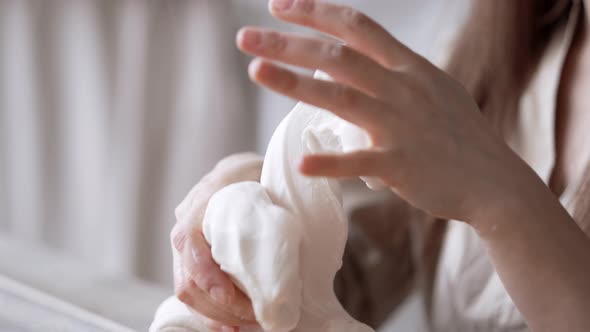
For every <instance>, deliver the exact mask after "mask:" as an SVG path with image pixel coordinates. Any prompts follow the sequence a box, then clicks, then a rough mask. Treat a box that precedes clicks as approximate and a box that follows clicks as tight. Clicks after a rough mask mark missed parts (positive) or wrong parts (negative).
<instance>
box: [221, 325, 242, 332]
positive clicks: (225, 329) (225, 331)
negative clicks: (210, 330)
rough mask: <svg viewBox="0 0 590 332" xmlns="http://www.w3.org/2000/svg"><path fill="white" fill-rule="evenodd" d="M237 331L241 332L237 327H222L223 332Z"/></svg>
mask: <svg viewBox="0 0 590 332" xmlns="http://www.w3.org/2000/svg"><path fill="white" fill-rule="evenodd" d="M235 331H239V330H238V329H236V328H235V327H231V326H222V327H221V332H235Z"/></svg>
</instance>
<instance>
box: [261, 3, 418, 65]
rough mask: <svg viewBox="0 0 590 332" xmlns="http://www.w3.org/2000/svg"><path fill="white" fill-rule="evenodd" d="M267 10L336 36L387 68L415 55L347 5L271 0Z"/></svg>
mask: <svg viewBox="0 0 590 332" xmlns="http://www.w3.org/2000/svg"><path fill="white" fill-rule="evenodd" d="M270 11H271V13H272V14H273V15H274V16H275V17H277V18H279V19H281V20H284V21H287V22H291V23H295V24H299V25H303V26H306V27H309V28H312V29H316V30H319V31H322V32H324V33H327V34H329V35H333V36H336V37H338V38H340V39H342V40H344V41H345V42H346V44H348V45H350V46H351V47H353V48H354V49H356V50H358V51H359V52H362V53H364V54H366V55H368V56H369V57H371V58H372V59H374V60H375V61H377V62H379V63H380V64H381V65H383V66H385V67H387V68H394V67H397V66H400V65H403V64H405V63H409V62H413V61H414V60H415V59H416V58H417V57H418V56H417V55H416V54H415V53H414V52H412V51H411V50H410V49H409V48H407V47H406V46H405V45H403V44H402V43H400V42H399V41H398V40H397V39H396V38H394V37H393V36H392V35H391V34H390V33H389V32H387V30H385V29H384V28H383V27H382V26H381V25H379V24H378V23H376V22H375V21H373V20H372V19H371V18H369V17H368V16H366V15H365V14H363V13H361V12H359V11H357V10H355V9H352V8H350V7H346V6H342V5H336V4H331V3H326V2H323V1H318V0H271V1H270Z"/></svg>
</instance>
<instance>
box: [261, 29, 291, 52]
mask: <svg viewBox="0 0 590 332" xmlns="http://www.w3.org/2000/svg"><path fill="white" fill-rule="evenodd" d="M265 44H266V47H267V49H268V50H270V51H271V52H274V53H280V52H282V51H284V50H285V48H286V47H287V38H285V36H283V35H282V34H280V33H278V32H274V31H273V32H269V33H268V35H267V38H266V41H265Z"/></svg>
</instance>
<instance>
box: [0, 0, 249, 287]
mask: <svg viewBox="0 0 590 332" xmlns="http://www.w3.org/2000/svg"><path fill="white" fill-rule="evenodd" d="M233 15H234V12H232V11H231V6H230V2H229V1H219V0H210V1H205V0H202V1H201V0H196V1H189V0H186V1H132V0H126V1H114V0H113V1H90V0H70V1H68V0H52V1H36V0H0V195H1V196H0V229H1V231H3V232H9V233H10V234H11V236H14V237H18V238H19V239H21V241H23V242H26V241H33V242H39V241H41V242H44V243H46V244H48V245H49V246H50V247H53V248H55V249H57V250H62V251H63V252H67V253H69V254H73V255H76V256H79V257H81V258H83V259H86V260H89V261H92V262H93V263H94V264H96V265H97V266H98V267H101V268H102V269H103V270H104V271H105V272H106V273H117V274H121V273H123V274H137V275H140V276H142V277H145V278H149V279H153V280H161V281H167V280H169V279H170V274H171V273H170V271H171V269H170V266H171V265H170V257H169V256H170V253H169V244H168V236H167V234H168V232H169V230H170V228H171V226H172V224H173V222H174V216H173V211H174V207H175V205H176V203H177V202H179V201H180V199H181V198H182V197H183V195H184V194H185V192H187V191H188V190H189V189H190V187H191V186H192V184H193V183H195V182H196V181H197V180H198V179H199V178H200V176H202V175H203V173H204V172H205V171H207V170H208V169H210V168H211V167H212V165H214V163H215V162H216V161H217V160H218V159H220V158H221V157H223V156H225V155H227V154H229V153H232V152H237V151H242V150H253V149H254V148H255V123H256V118H255V113H254V107H253V106H252V103H251V102H249V100H251V98H248V97H249V94H251V93H250V92H249V91H247V89H249V87H251V85H250V84H248V83H246V75H245V74H244V73H245V63H244V62H243V61H242V60H243V59H242V58H241V57H240V55H239V54H238V52H237V50H236V49H235V47H234V42H233V41H234V33H235V29H236V28H237V25H236V24H235V20H234V19H233Z"/></svg>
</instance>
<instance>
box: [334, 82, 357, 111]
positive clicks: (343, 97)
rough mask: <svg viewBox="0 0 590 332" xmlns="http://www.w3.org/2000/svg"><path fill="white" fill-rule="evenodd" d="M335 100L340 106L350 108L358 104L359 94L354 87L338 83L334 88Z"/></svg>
mask: <svg viewBox="0 0 590 332" xmlns="http://www.w3.org/2000/svg"><path fill="white" fill-rule="evenodd" d="M334 100H335V101H336V102H337V103H338V105H339V106H340V107H343V108H346V109H350V108H354V107H356V106H357V105H358V103H359V96H358V94H357V93H356V91H354V90H353V89H351V88H348V87H346V86H343V85H337V86H336V87H335V88H334Z"/></svg>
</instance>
